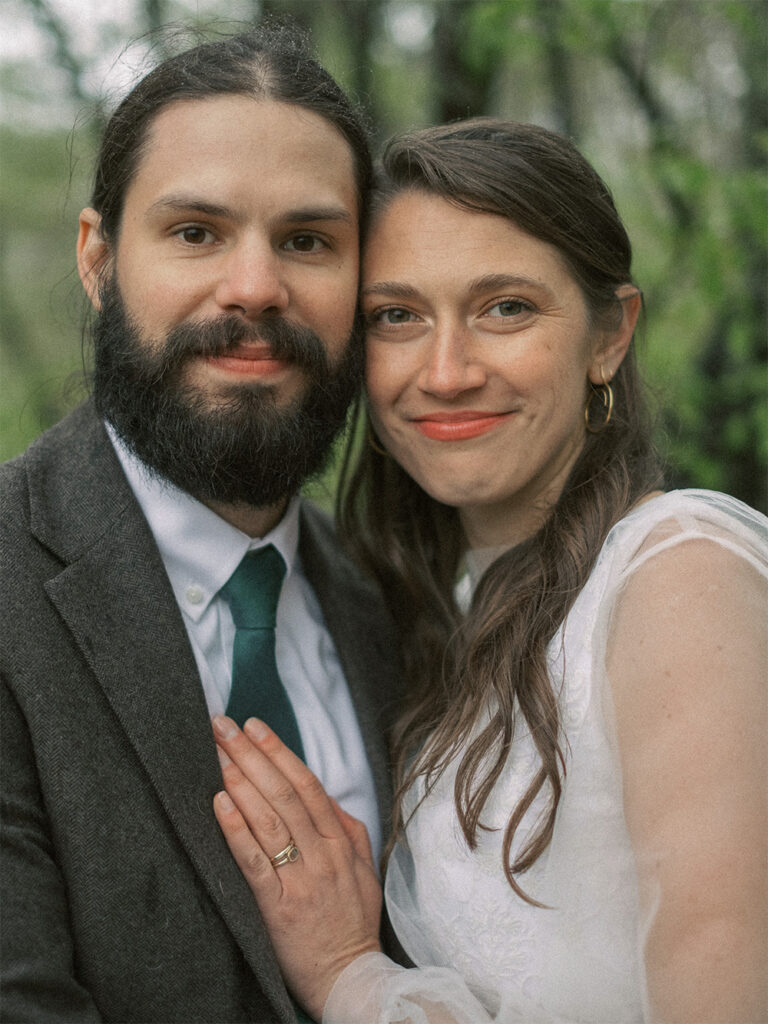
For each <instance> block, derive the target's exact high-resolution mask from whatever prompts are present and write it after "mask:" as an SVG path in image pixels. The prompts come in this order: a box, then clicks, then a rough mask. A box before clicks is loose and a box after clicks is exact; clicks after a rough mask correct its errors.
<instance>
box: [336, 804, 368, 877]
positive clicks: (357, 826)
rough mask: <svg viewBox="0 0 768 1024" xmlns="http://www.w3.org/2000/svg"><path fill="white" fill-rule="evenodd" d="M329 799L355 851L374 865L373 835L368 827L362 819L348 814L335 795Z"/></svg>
mask: <svg viewBox="0 0 768 1024" xmlns="http://www.w3.org/2000/svg"><path fill="white" fill-rule="evenodd" d="M328 799H329V800H330V801H331V805H332V806H333V809H334V811H335V812H336V817H337V818H338V819H339V821H340V823H341V827H342V828H343V829H344V831H345V832H346V834H347V836H348V837H349V840H350V842H351V843H352V848H353V849H354V851H355V853H356V854H357V855H358V857H360V858H361V859H362V860H364V861H366V863H368V864H370V865H371V867H374V863H373V847H372V846H371V837H370V836H369V835H368V829H367V828H366V827H365V825H364V824H363V823H362V821H360V820H359V819H358V818H355V817H353V816H352V815H351V814H348V813H347V812H346V811H345V810H344V808H343V807H342V806H341V805H340V804H339V803H338V802H337V801H336V800H334V799H333V797H329V798H328Z"/></svg>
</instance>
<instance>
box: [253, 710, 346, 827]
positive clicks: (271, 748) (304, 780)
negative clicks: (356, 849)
mask: <svg viewBox="0 0 768 1024" xmlns="http://www.w3.org/2000/svg"><path fill="white" fill-rule="evenodd" d="M243 730H244V732H245V735H246V736H247V737H248V738H249V739H250V740H251V741H252V742H253V743H254V745H255V746H256V747H257V748H258V750H259V751H260V752H261V753H262V754H264V755H266V757H268V758H269V761H270V762H271V764H272V765H273V766H274V767H275V768H276V769H277V770H278V771H279V772H280V774H281V775H282V777H283V778H284V779H285V780H286V781H287V782H288V784H289V785H291V786H292V787H293V789H294V791H295V792H296V794H297V795H298V798H299V800H300V801H301V803H302V806H303V807H305V808H306V810H307V812H308V814H309V816H310V818H311V819H312V822H313V823H314V825H315V828H316V829H317V831H318V832H319V833H320V834H321V835H322V836H325V837H326V838H340V837H342V836H344V835H346V831H345V830H344V828H343V827H342V826H341V823H340V821H339V819H338V817H337V815H336V813H335V811H334V809H333V804H332V803H331V798H330V797H329V796H328V794H327V793H326V791H325V789H324V788H323V784H322V783H321V782H320V780H319V779H318V778H317V776H316V775H315V774H314V773H313V772H311V771H310V769H309V768H308V767H307V766H306V765H305V764H304V762H303V761H302V760H301V759H300V758H298V757H297V756H296V755H295V754H294V753H293V751H292V750H290V748H288V747H286V745H285V744H284V743H283V742H282V740H281V739H280V737H279V736H278V735H277V734H276V733H275V732H274V731H273V730H272V729H270V728H269V726H268V725H267V724H266V722H262V721H261V719H259V718H249V719H248V721H247V722H246V723H245V725H244V726H243Z"/></svg>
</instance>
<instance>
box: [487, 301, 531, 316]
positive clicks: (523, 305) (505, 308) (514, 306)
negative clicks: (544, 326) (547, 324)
mask: <svg viewBox="0 0 768 1024" xmlns="http://www.w3.org/2000/svg"><path fill="white" fill-rule="evenodd" d="M532 310H533V307H532V306H531V305H530V304H529V303H528V302H523V300H522V299H502V300H501V302H496V303H494V305H493V306H490V307H489V308H488V309H487V310H486V311H485V315H486V316H498V317H508V316H519V315H520V314H521V313H530V312H532Z"/></svg>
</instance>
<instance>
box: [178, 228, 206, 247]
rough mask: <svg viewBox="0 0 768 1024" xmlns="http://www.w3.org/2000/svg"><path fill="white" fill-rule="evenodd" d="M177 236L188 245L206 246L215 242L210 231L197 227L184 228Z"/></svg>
mask: <svg viewBox="0 0 768 1024" xmlns="http://www.w3.org/2000/svg"><path fill="white" fill-rule="evenodd" d="M177 234H178V236H179V238H180V239H181V240H182V242H186V243H187V245H205V244H206V242H211V241H213V235H212V234H211V232H210V231H207V230H206V229H205V228H200V227H195V226H191V227H188V228H182V229H181V230H180V231H178V232H177Z"/></svg>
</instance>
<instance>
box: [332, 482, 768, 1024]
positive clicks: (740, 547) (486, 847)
mask: <svg viewBox="0 0 768 1024" xmlns="http://www.w3.org/2000/svg"><path fill="white" fill-rule="evenodd" d="M691 540H699V541H701V540H706V541H707V542H709V543H711V544H714V545H716V546H717V548H718V549H719V551H720V552H721V553H722V550H723V549H724V550H726V551H727V552H728V553H729V556H732V557H730V563H729V564H731V565H732V568H733V571H734V572H737V573H738V572H740V571H747V572H753V571H754V570H757V572H758V573H759V574H760V575H761V576H762V577H763V579H767V580H768V520H766V519H765V518H764V517H763V516H761V515H760V514H759V513H756V512H754V511H753V510H752V509H749V508H748V507H747V506H745V505H743V504H741V503H740V502H738V501H736V500H734V499H732V498H729V497H727V496H725V495H721V494H716V493H713V492H707V491H676V492H671V493H668V494H665V495H662V496H659V497H657V498H653V499H651V500H649V501H647V502H646V503H644V504H642V505H640V506H639V507H638V508H636V509H635V510H634V511H633V512H632V513H630V514H629V515H628V516H626V517H625V518H624V519H623V520H622V521H621V522H620V523H618V524H617V525H616V526H615V527H614V529H613V530H612V531H611V532H610V534H609V536H608V538H607V539H606V541H605V544H604V545H603V548H602V550H601V552H600V556H599V558H598V560H597V563H596V565H595V567H594V570H593V572H592V574H591V575H590V577H589V580H588V582H587V584H586V586H585V587H584V589H583V590H582V591H581V593H580V595H579V597H578V598H577V600H576V602H575V603H574V605H573V607H572V609H571V611H570V612H569V614H568V617H567V620H566V621H565V623H564V624H563V625H562V626H561V628H560V630H559V631H558V633H557V634H556V636H555V637H554V639H553V640H552V642H551V644H550V647H549V652H548V654H549V665H550V673H551V679H552V680H553V684H554V685H555V686H556V687H557V688H558V689H559V692H560V705H561V710H562V721H563V726H564V732H565V736H566V741H567V743H566V746H565V753H566V766H567V774H566V777H565V780H564V787H563V793H562V798H561V801H560V805H559V808H558V812H557V819H556V825H555V830H554V835H553V839H552V842H551V844H550V846H549V848H548V849H547V850H546V852H545V853H544V854H543V855H542V856H541V857H540V858H539V860H538V861H537V862H536V863H535V865H534V866H533V868H532V869H531V870H529V871H528V872H527V873H526V874H525V875H524V876H522V877H521V878H520V879H519V881H520V884H521V886H522V888H523V889H524V891H526V892H527V893H528V894H529V895H531V896H533V897H534V898H535V899H536V900H538V901H539V902H541V903H544V904H546V905H547V906H548V907H549V908H551V909H541V908H539V907H534V906H531V905H530V904H528V903H526V902H525V901H523V900H522V899H520V898H519V897H518V896H517V895H516V894H515V892H514V891H513V890H512V889H511V887H510V886H509V884H508V882H507V880H506V878H505V877H504V874H503V871H502V867H501V848H502V847H501V844H502V836H503V829H504V826H505V824H506V822H507V820H508V818H509V815H510V812H511V810H512V809H513V808H514V807H515V805H516V804H517V802H518V800H519V799H520V797H521V796H522V794H523V793H524V791H525V789H526V788H527V785H528V782H529V780H530V778H531V776H532V774H533V772H534V768H535V766H536V761H537V754H536V751H535V748H534V746H533V743H532V742H531V740H530V737H529V736H528V735H526V732H525V730H524V729H523V728H521V727H520V726H518V730H517V733H516V736H515V739H514V742H513V747H512V751H511V753H510V756H509V761H508V764H507V768H506V771H505V774H504V776H503V777H502V779H501V780H500V782H499V784H498V785H497V786H496V789H495V791H494V793H493V795H492V799H491V800H490V801H489V803H488V804H487V805H486V807H485V809H484V812H483V814H482V817H481V820H482V822H483V823H484V824H485V825H488V826H491V828H492V829H494V831H483V830H481V831H479V833H478V844H477V848H476V849H475V850H470V849H469V848H468V847H467V844H466V843H465V841H464V839H463V837H462V835H461V832H460V829H459V827H458V824H457V820H456V813H455V808H454V797H453V785H454V778H455V770H454V771H451V770H447V771H446V772H445V773H444V774H443V776H442V778H441V779H440V781H439V782H438V784H437V785H436V786H435V788H434V789H433V791H432V792H431V793H430V794H429V795H428V797H427V798H426V799H425V800H424V801H423V803H422V804H421V806H420V807H419V808H418V809H417V811H416V813H415V815H414V817H413V818H412V820H411V821H410V823H409V825H408V828H407V847H406V846H404V845H400V846H398V847H397V848H396V850H395V852H394V854H393V856H392V858H391V860H390V863H389V865H388V869H387V877H386V886H385V894H386V902H387V907H388V910H389V914H390V917H391V919H392V923H393V925H394V927H395V930H396V932H397V934H398V937H399V938H400V941H401V942H402V945H403V947H404V949H405V950H406V951H407V953H408V954H409V956H410V957H411V959H412V960H413V962H414V963H415V964H417V965H418V966H417V968H416V969H410V970H405V969H403V968H400V967H398V966H396V965H395V964H393V963H392V962H391V961H390V960H388V959H387V958H386V957H385V956H384V955H383V954H368V955H366V956H363V957H361V958H360V959H358V960H357V961H355V962H354V963H352V964H351V965H350V966H349V967H348V968H347V969H346V970H345V971H344V972H343V973H342V974H341V975H340V977H339V979H338V980H337V982H336V985H335V987H334V989H333V990H332V992H331V996H330V998H329V999H328V1002H327V1004H326V1008H325V1013H324V1015H323V1024H347V1022H363V1024H374V1022H375V1024H391V1022H408V1024H444V1022H450V1024H454V1022H456V1024H480V1022H483V1021H494V1022H497V1024H506V1022H515V1021H525V1022H526V1024H535V1022H539V1021H541V1022H547V1024H550V1022H576V1021H582V1022H589V1024H595V1022H610V1024H619V1022H629V1021H644V1020H647V1019H649V1011H648V1004H647V995H646V991H645V989H646V985H645V965H644V959H643V945H644V942H643V940H644V936H645V934H646V933H647V929H648V926H649V921H650V919H651V917H652V914H653V911H654V907H653V905H643V904H642V902H641V899H640V895H639V885H638V874H637V867H636V855H637V853H638V851H636V850H633V848H632V845H631V843H630V839H629V834H628V830H627V825H626V823H625V816H624V805H623V797H622V777H621V771H620V767H619V761H618V757H619V754H618V750H617V744H616V737H615V728H614V724H613V716H612V703H611V691H610V682H609V680H608V678H607V673H606V650H607V646H608V643H609V637H610V630H611V624H612V617H613V615H614V612H615V609H616V607H617V602H618V601H619V600H620V598H621V594H622V592H623V591H624V588H625V587H626V585H627V583H628V581H629V580H630V578H631V577H632V576H633V574H634V573H635V572H636V571H637V570H638V569H639V568H640V567H641V566H643V565H647V564H650V560H652V559H663V558H664V555H665V552H668V551H671V550H673V549H675V548H676V547H677V546H679V545H682V544H685V543H686V542H688V541H691ZM470 572H471V567H470ZM681 625H683V627H684V617H683V620H681ZM755 628H756V629H758V630H760V629H764V628H765V624H764V623H763V624H762V625H761V624H760V623H755ZM454 769H455V766H454ZM420 795H421V793H420V792H413V793H412V794H411V798H410V807H411V808H412V807H413V806H414V805H415V803H416V802H417V801H418V799H419V797H420ZM544 806H545V796H544V794H540V796H539V798H538V799H537V801H536V803H535V804H534V806H533V807H531V809H530V811H529V813H528V814H527V816H526V818H525V819H524V821H523V823H522V826H521V828H520V829H519V830H518V836H517V838H516V841H515V844H514V847H513V855H514V852H515V850H516V849H519V848H520V846H521V844H522V843H523V842H524V841H525V838H526V835H527V834H529V832H530V830H531V829H532V828H533V827H534V826H535V823H536V821H537V817H538V815H539V814H540V812H541V810H542V808H543V807H544ZM408 809H409V808H406V811H408ZM646 902H647V901H646Z"/></svg>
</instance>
